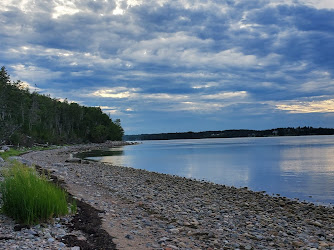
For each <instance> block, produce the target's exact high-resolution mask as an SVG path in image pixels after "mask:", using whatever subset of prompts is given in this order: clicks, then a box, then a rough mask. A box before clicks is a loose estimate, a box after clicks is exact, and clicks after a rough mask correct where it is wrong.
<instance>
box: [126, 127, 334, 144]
mask: <svg viewBox="0 0 334 250" xmlns="http://www.w3.org/2000/svg"><path fill="white" fill-rule="evenodd" d="M307 135H334V129H333V128H313V127H302V128H301V127H297V128H290V127H288V128H275V129H267V130H249V129H234V130H221V131H202V132H192V131H189V132H177V133H158V134H138V135H125V136H124V137H123V139H124V140H125V141H145V140H175V139H208V138H239V137H240V138H241V137H276V136H307Z"/></svg>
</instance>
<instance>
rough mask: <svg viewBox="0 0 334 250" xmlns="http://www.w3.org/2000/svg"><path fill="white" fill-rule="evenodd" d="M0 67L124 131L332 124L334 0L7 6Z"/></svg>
mask: <svg viewBox="0 0 334 250" xmlns="http://www.w3.org/2000/svg"><path fill="white" fill-rule="evenodd" d="M0 22H1V29H0V45H1V46H0V66H5V67H6V69H7V71H8V73H9V74H10V75H11V79H12V80H14V81H16V80H21V81H23V82H24V83H25V84H26V86H28V87H29V88H30V90H31V91H37V92H39V93H41V94H50V95H51V97H53V98H58V99H60V100H63V99H67V100H68V101H70V102H72V101H73V102H77V103H79V104H81V105H85V106H97V107H101V109H102V110H103V111H104V112H105V113H107V114H110V116H111V118H112V119H114V120H115V119H118V118H119V119H121V123H122V126H123V128H124V130H125V134H140V133H163V132H186V131H205V130H225V129H259V130H260V129H270V128H277V127H297V126H313V127H330V128H333V127H334V1H333V0H265V1H263V0H257V1H255V0H254V1H253V0H219V1H218V0H207V1H206V0H72V1H68V0H2V2H1V5H0Z"/></svg>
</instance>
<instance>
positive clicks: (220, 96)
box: [201, 91, 248, 100]
mask: <svg viewBox="0 0 334 250" xmlns="http://www.w3.org/2000/svg"><path fill="white" fill-rule="evenodd" d="M247 96H248V93H247V92H246V91H235V92H220V93H216V94H211V95H202V96H201V98H202V99H211V100H225V99H231V98H233V99H236V98H245V97H247Z"/></svg>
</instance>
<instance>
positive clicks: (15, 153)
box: [0, 148, 25, 160]
mask: <svg viewBox="0 0 334 250" xmlns="http://www.w3.org/2000/svg"><path fill="white" fill-rule="evenodd" d="M24 152H25V151H24V150H22V149H13V148H11V149H10V150H8V151H5V152H2V153H0V156H1V157H2V159H4V160H6V159H8V158H9V157H11V156H18V155H21V154H23V153H24Z"/></svg>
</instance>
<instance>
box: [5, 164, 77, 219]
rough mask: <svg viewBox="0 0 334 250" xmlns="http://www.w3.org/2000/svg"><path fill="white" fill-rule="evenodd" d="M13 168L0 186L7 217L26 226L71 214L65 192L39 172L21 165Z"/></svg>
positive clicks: (14, 165)
mask: <svg viewBox="0 0 334 250" xmlns="http://www.w3.org/2000/svg"><path fill="white" fill-rule="evenodd" d="M12 164H13V165H12V166H11V167H10V168H9V170H8V171H7V172H6V173H4V181H3V182H2V183H1V184H0V191H1V193H2V200H3V204H2V211H3V212H4V213H5V214H7V215H8V216H10V217H12V218H13V219H15V220H16V221H18V222H20V223H25V224H36V223H39V222H41V221H46V220H48V219H50V218H52V217H54V216H60V215H66V214H68V212H69V210H68V203H67V194H66V193H65V191H64V190H62V189H60V188H59V187H57V186H55V185H54V184H53V183H51V182H49V181H48V178H47V177H46V176H39V175H38V173H37V172H36V170H35V169H32V168H28V167H26V166H24V165H22V164H20V163H18V162H13V163H12ZM71 207H75V205H72V206H71Z"/></svg>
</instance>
